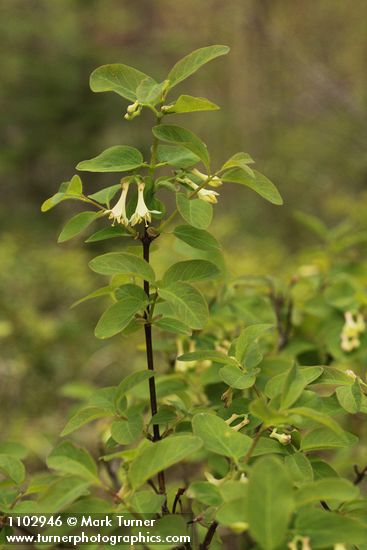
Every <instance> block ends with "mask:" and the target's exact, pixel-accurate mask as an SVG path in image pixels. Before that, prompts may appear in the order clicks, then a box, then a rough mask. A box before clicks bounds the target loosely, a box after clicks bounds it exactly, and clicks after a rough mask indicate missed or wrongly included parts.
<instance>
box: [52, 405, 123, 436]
mask: <svg viewBox="0 0 367 550" xmlns="http://www.w3.org/2000/svg"><path fill="white" fill-rule="evenodd" d="M112 415H113V413H111V412H108V411H106V410H104V409H100V408H98V407H88V408H85V407H83V408H82V409H79V410H78V411H77V412H76V413H75V414H74V415H73V416H72V417H71V418H70V420H69V421H68V422H67V424H66V426H65V428H64V429H63V431H62V432H61V436H65V435H69V434H70V433H72V432H74V431H75V430H78V429H79V428H81V427H82V426H84V425H85V424H89V422H93V420H97V419H98V418H103V417H105V416H112Z"/></svg>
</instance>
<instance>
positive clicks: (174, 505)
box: [172, 487, 186, 514]
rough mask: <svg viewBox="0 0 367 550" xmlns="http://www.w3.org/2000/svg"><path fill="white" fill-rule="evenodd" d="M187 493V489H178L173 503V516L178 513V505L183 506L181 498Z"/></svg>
mask: <svg viewBox="0 0 367 550" xmlns="http://www.w3.org/2000/svg"><path fill="white" fill-rule="evenodd" d="M185 491H186V488H185V487H179V488H178V489H177V493H176V496H175V500H174V501H173V506H172V514H175V513H176V508H177V504H178V503H180V506H181V497H182V495H183V494H184V492H185Z"/></svg>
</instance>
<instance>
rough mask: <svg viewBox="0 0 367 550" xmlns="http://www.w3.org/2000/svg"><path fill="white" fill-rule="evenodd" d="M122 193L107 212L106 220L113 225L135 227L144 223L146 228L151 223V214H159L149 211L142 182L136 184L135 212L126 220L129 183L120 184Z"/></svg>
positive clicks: (155, 211)
mask: <svg viewBox="0 0 367 550" xmlns="http://www.w3.org/2000/svg"><path fill="white" fill-rule="evenodd" d="M121 186H122V191H121V196H120V198H119V200H118V201H117V203H116V204H115V206H114V207H113V208H112V209H111V210H107V211H106V214H109V216H108V218H109V219H110V220H113V223H115V222H117V223H122V224H123V225H131V226H133V225H137V224H138V223H140V222H142V221H144V222H145V225H146V226H147V225H148V224H149V223H150V222H151V221H152V216H151V215H152V214H160V212H158V211H157V210H149V208H148V207H147V205H146V204H145V200H144V189H145V183H144V182H143V181H139V182H137V186H138V202H137V204H136V208H135V212H134V213H133V215H132V216H131V218H130V219H128V217H127V214H126V199H127V193H128V190H129V186H130V181H127V180H125V181H123V180H122V182H121Z"/></svg>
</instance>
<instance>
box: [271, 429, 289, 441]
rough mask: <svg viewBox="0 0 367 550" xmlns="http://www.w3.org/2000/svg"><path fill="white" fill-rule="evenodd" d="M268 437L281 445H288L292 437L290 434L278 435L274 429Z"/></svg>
mask: <svg viewBox="0 0 367 550" xmlns="http://www.w3.org/2000/svg"><path fill="white" fill-rule="evenodd" d="M270 437H271V438H272V439H276V440H277V441H279V443H281V444H282V445H289V444H290V442H291V441H292V436H291V435H290V434H284V433H283V434H278V433H277V431H276V429H274V430H273V431H272V432H271V434H270Z"/></svg>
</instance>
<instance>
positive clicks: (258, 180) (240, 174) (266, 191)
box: [221, 168, 283, 205]
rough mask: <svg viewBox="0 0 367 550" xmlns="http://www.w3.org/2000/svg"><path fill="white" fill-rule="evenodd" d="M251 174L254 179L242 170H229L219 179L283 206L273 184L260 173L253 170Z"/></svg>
mask: <svg viewBox="0 0 367 550" xmlns="http://www.w3.org/2000/svg"><path fill="white" fill-rule="evenodd" d="M253 172H254V177H251V175H250V174H248V173H247V172H245V171H244V170H243V169H242V168H231V169H230V170H228V171H226V172H224V173H223V174H222V175H221V179H222V180H223V181H229V182H232V183H239V184H241V185H245V186H247V187H250V189H252V190H253V191H255V192H256V193H258V194H259V195H260V196H261V197H263V198H264V199H266V200H267V201H269V202H271V203H272V204H277V205H280V204H283V199H282V197H281V196H280V194H279V191H278V190H277V188H276V187H275V185H274V183H272V182H271V181H270V180H269V179H268V178H267V177H265V176H264V175H263V174H260V172H257V171H256V170H253Z"/></svg>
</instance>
